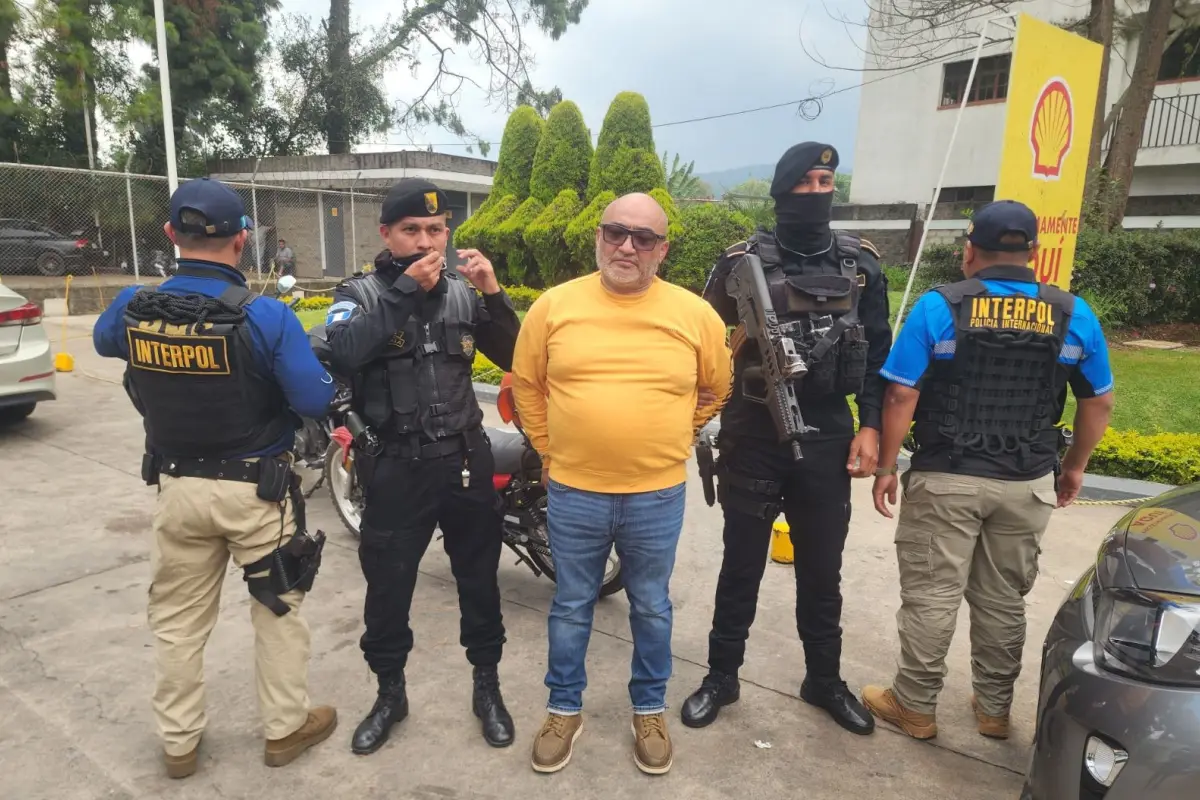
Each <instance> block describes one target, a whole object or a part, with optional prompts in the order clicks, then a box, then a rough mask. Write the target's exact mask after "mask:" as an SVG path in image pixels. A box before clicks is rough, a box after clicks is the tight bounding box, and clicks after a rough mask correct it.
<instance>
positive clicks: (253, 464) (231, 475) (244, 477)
mask: <svg viewBox="0 0 1200 800" xmlns="http://www.w3.org/2000/svg"><path fill="white" fill-rule="evenodd" d="M161 463H162V466H160V467H159V470H160V471H161V472H162V473H163V474H164V475H170V476H171V477H173V478H208V479H210V480H218V481H240V482H243V483H258V478H259V466H258V465H259V462H258V461H243V460H242V459H240V458H171V457H168V456H163V457H162V460H161Z"/></svg>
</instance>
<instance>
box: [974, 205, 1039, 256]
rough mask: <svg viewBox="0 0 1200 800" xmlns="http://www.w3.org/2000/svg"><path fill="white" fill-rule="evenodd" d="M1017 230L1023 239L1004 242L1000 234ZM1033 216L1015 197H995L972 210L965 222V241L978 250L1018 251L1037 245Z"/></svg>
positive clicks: (1027, 249) (1029, 209)
mask: <svg viewBox="0 0 1200 800" xmlns="http://www.w3.org/2000/svg"><path fill="white" fill-rule="evenodd" d="M1010 233H1019V234H1021V235H1022V236H1024V237H1025V241H1024V242H1020V243H1005V242H1003V241H1001V239H1002V237H1004V236H1006V235H1007V234H1010ZM1037 233H1038V221H1037V215H1036V214H1034V213H1033V210H1032V209H1031V208H1030V207H1029V206H1027V205H1025V204H1024V203H1018V202H1017V201H1016V200H997V201H996V202H994V203H988V204H987V205H986V206H984V207H983V208H981V209H979V210H978V211H976V212H975V214H974V215H973V216H972V217H971V222H970V223H969V224H968V225H967V241H969V242H970V243H971V244H973V245H975V246H976V247H978V248H979V249H981V250H988V251H993V252H998V253H1020V252H1027V251H1029V250H1031V249H1033V246H1034V245H1035V244H1037Z"/></svg>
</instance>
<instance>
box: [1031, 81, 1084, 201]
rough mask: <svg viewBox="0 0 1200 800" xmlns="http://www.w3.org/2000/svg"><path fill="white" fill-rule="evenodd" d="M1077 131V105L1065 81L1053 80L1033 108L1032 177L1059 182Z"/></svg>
mask: <svg viewBox="0 0 1200 800" xmlns="http://www.w3.org/2000/svg"><path fill="white" fill-rule="evenodd" d="M1074 132H1075V104H1074V103H1073V102H1072V101H1071V89H1070V88H1069V87H1068V86H1067V82H1066V81H1065V80H1064V79H1062V78H1051V79H1050V80H1049V81H1047V82H1046V85H1045V86H1044V87H1042V93H1041V95H1039V96H1038V100H1037V102H1036V103H1035V104H1034V106H1033V119H1032V120H1031V122H1030V126H1029V144H1030V146H1031V147H1032V148H1033V177H1035V178H1041V179H1042V180H1057V179H1058V177H1059V174H1060V173H1061V171H1062V165H1063V161H1065V160H1066V158H1067V153H1068V152H1070V150H1071V140H1072V138H1073V134H1074Z"/></svg>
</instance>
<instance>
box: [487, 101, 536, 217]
mask: <svg viewBox="0 0 1200 800" xmlns="http://www.w3.org/2000/svg"><path fill="white" fill-rule="evenodd" d="M545 126H546V123H545V121H544V120H542V118H541V115H539V114H538V112H537V111H535V110H534V109H533V107H532V106H518V107H517V109H516V110H515V111H513V113H512V114H510V115H509V116H508V122H506V123H505V125H504V136H503V137H502V138H501V139H500V156H499V160H498V161H497V162H496V174H495V175H494V176H493V177H492V195H494V196H496V197H504V196H505V195H510V194H511V195H516V197H517V199H519V200H524V199H525V198H526V197H528V196H529V181H530V175H531V174H532V172H533V162H534V156H535V154H536V153H537V150H538V145H539V144H540V143H541V140H542V137H543V136H544V133H545V131H544V129H545Z"/></svg>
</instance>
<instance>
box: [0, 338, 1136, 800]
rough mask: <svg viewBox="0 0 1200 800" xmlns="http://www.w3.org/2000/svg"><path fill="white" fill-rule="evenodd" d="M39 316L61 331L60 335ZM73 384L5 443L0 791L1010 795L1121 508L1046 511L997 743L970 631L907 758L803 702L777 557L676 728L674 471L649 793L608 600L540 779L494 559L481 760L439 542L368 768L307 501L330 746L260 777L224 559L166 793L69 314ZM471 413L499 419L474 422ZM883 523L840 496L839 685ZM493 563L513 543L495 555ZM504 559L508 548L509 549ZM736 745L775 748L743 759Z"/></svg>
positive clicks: (876, 670)
mask: <svg viewBox="0 0 1200 800" xmlns="http://www.w3.org/2000/svg"><path fill="white" fill-rule="evenodd" d="M54 324H55V326H56V327H57V325H58V322H57V321H55V323H54ZM70 324H71V336H72V338H71V339H70V340H69V342H68V346H69V348H70V349H71V351H72V352H73V353H74V354H75V357H76V369H75V372H74V373H71V374H65V375H60V376H59V387H60V399H59V400H58V401H57V402H55V403H50V404H46V405H44V406H42V407H40V408H39V409H38V410H37V411H36V412H35V414H34V415H33V417H32V418H31V419H30V420H29V421H28V422H27V423H25V424H24V425H22V426H19V427H17V428H13V429H8V430H5V431H2V432H0V474H2V475H3V476H4V477H3V497H4V500H3V515H2V517H0V520H2V521H0V529H2V533H0V774H2V775H3V778H2V779H0V782H2V785H3V787H4V789H3V791H2V792H0V796H3V797H4V798H14V799H17V798H19V800H35V799H37V800H41V799H42V798H45V799H46V800H76V799H79V800H83V799H84V798H87V799H88V800H90V799H91V798H144V797H171V798H213V797H224V798H254V800H263V798H281V799H283V798H317V797H320V798H335V797H336V798H342V797H345V798H376V797H378V798H384V797H386V798H412V799H413V800H449V799H451V798H452V799H454V800H482V799H483V798H517V797H526V796H535V795H543V796H557V797H561V798H564V799H568V798H613V797H634V796H636V795H635V793H642V792H663V793H664V796H668V797H684V796H687V797H690V798H694V800H706V799H707V798H739V799H740V798H746V797H790V796H797V797H801V796H802V797H805V798H814V799H815V798H843V797H844V798H869V797H878V798H888V799H889V800H909V799H911V800H934V799H935V798H972V800H991V799H992V798H996V799H997V800H999V799H1000V798H1005V799H1006V800H1011V798H1015V797H1016V795H1017V793H1018V790H1019V786H1020V774H1021V772H1022V771H1023V769H1024V764H1025V756H1026V752H1027V750H1028V745H1029V742H1030V737H1031V736H1032V732H1033V713H1034V704H1035V700H1036V698H1035V693H1036V690H1037V663H1038V657H1039V650H1040V643H1041V639H1042V637H1043V635H1044V633H1045V630H1046V628H1047V626H1048V624H1049V621H1050V618H1051V616H1052V614H1053V611H1054V609H1055V607H1056V606H1057V604H1058V602H1059V600H1060V599H1061V598H1062V596H1063V593H1064V592H1066V591H1067V589H1068V587H1069V586H1070V584H1071V581H1073V580H1074V578H1075V577H1076V576H1077V575H1078V573H1079V572H1080V571H1081V570H1082V568H1083V567H1084V566H1085V565H1086V564H1087V562H1088V560H1089V559H1090V558H1091V557H1092V553H1093V552H1094V549H1095V545H1096V544H1097V543H1098V541H1099V540H1100V538H1101V537H1102V535H1103V534H1104V532H1105V530H1106V529H1107V528H1108V527H1109V525H1110V524H1111V523H1112V522H1113V521H1115V520H1116V519H1117V518H1118V517H1119V516H1120V515H1121V513H1122V509H1120V508H1112V507H1076V508H1072V509H1069V510H1066V511H1060V512H1056V513H1055V515H1054V520H1053V522H1052V525H1051V528H1050V531H1049V533H1048V534H1047V537H1046V542H1045V554H1044V556H1043V561H1042V574H1041V577H1040V578H1039V581H1038V583H1037V586H1036V587H1035V589H1034V591H1033V593H1032V594H1031V595H1030V597H1029V614H1030V620H1031V624H1030V635H1029V645H1028V647H1027V648H1026V654H1025V673H1024V675H1023V676H1022V678H1021V680H1020V683H1019V684H1018V692H1017V702H1018V705H1017V707H1016V709H1015V710H1014V713H1015V735H1014V737H1013V738H1012V739H1011V740H1009V741H1008V742H996V741H992V740H987V739H984V738H982V737H980V736H979V735H978V734H976V733H975V730H974V727H973V718H972V716H971V712H970V709H969V705H968V702H969V697H970V679H969V646H968V644H967V640H966V636H965V632H966V628H967V616H966V613H965V611H964V613H963V614H962V616H961V617H960V626H959V629H960V636H959V637H958V639H957V640H956V642H955V644H954V647H953V650H952V652H951V661H950V675H949V677H948V683H947V686H946V690H945V692H944V694H943V696H942V705H941V709H940V716H939V720H938V722H939V727H940V731H941V733H940V736H939V737H938V739H936V740H935V741H934V742H933V743H917V742H914V741H911V740H909V739H907V738H905V737H903V736H902V735H899V734H897V733H895V732H894V731H891V730H887V729H885V728H883V727H882V726H881V727H880V729H879V730H878V731H877V733H876V734H875V735H874V736H871V737H857V736H853V735H851V734H848V733H845V732H843V731H842V730H841V729H840V728H838V727H836V726H835V725H834V724H833V723H832V722H831V721H829V720H828V719H827V718H826V717H825V716H824V715H823V714H822V713H820V712H817V711H815V710H813V709H811V708H810V707H808V706H807V705H805V704H803V703H802V702H800V701H799V700H798V699H797V697H796V694H797V692H798V691H799V685H800V681H801V679H802V677H803V662H802V653H801V648H800V645H799V642H798V641H797V637H796V632H795V623H794V615H793V607H794V598H795V589H794V583H793V581H792V577H791V572H790V567H783V566H779V565H775V564H772V565H771V566H770V567H769V569H768V570H767V577H766V579H765V581H764V584H763V588H762V595H761V600H760V602H759V610H758V619H757V622H756V625H755V628H754V630H753V633H752V635H751V639H750V644H749V649H748V654H747V658H748V663H747V665H746V667H745V669H744V672H743V680H744V684H743V690H742V700H741V702H740V703H739V704H738V705H736V706H733V707H731V708H729V709H726V710H725V712H724V713H723V715H722V717H721V719H720V720H719V721H718V723H717V724H715V725H714V726H712V727H710V728H708V729H706V730H701V731H693V730H689V729H686V728H684V727H683V726H682V724H680V723H679V722H678V721H677V720H678V717H677V714H678V708H679V706H680V705H681V703H682V701H683V699H684V698H685V697H686V696H687V694H688V693H689V692H691V691H692V690H693V689H694V688H695V686H696V685H697V684H698V682H699V680H700V678H701V677H702V676H703V674H704V671H705V667H704V660H705V654H706V636H707V631H708V626H709V622H710V619H711V615H712V597H713V590H714V587H715V585H716V579H717V572H718V569H719V566H720V558H721V529H720V514H719V510H718V509H714V508H708V507H707V506H705V505H704V502H703V499H702V496H701V493H700V489H699V484H698V482H697V481H696V479H695V477H694V471H693V477H692V482H691V483H690V485H689V487H688V491H689V507H688V513H687V519H686V522H685V527H684V532H683V538H682V540H681V544H680V554H679V562H678V565H677V568H676V572H675V576H676V577H675V581H674V585H673V587H672V588H673V592H672V593H673V596H674V600H675V614H676V616H675V619H676V628H675V638H674V643H675V674H674V677H673V679H672V681H671V685H670V690H669V698H668V699H669V702H670V703H671V705H672V710H671V711H670V714H671V720H672V729H671V730H672V734H673V736H674V740H675V745H676V760H675V767H674V769H673V770H672V772H671V773H670V774H669V775H668V776H666V777H664V778H658V779H652V778H649V777H647V776H644V775H642V774H641V773H639V772H638V771H637V770H636V768H635V767H634V765H633V761H632V759H631V756H630V749H631V743H630V735H629V720H628V713H629V712H628V696H627V693H626V689H625V683H626V681H627V680H628V675H629V660H630V655H631V645H630V641H629V627H628V622H627V614H628V603H627V601H626V600H625V597H624V595H617V596H615V597H613V598H610V599H608V600H605V601H603V602H602V603H601V608H600V609H599V610H598V612H597V615H596V623H595V634H594V635H593V637H592V642H591V650H590V653H589V661H588V666H589V678H590V686H589V690H588V693H587V696H586V703H587V707H588V711H587V713H588V719H587V727H586V730H585V733H584V735H583V736H582V737H581V738H580V740H579V743H578V746H577V750H576V755H575V758H574V759H573V761H572V762H571V765H570V767H569V768H568V769H567V770H565V771H564V772H562V773H559V774H558V775H555V776H540V775H536V774H534V773H533V772H532V771H531V770H530V768H529V765H528V754H529V745H530V741H531V738H530V737H532V735H533V733H534V730H535V727H536V726H537V725H538V724H539V722H540V721H541V718H542V714H543V711H542V708H543V705H544V703H545V695H546V692H545V688H544V687H543V685H542V677H543V675H544V671H545V662H546V656H545V652H546V648H545V626H546V619H545V618H546V611H547V608H548V605H549V599H550V596H551V591H552V585H551V584H550V582H549V581H548V580H547V579H545V578H535V577H534V575H533V574H532V573H531V572H529V571H528V569H526V568H525V567H524V566H522V565H517V564H514V561H515V560H516V559H515V557H511V558H510V557H508V556H506V557H505V558H504V560H503V562H502V565H501V575H500V578H501V588H502V591H503V595H504V615H505V617H504V618H505V624H506V625H507V627H508V637H509V643H508V645H507V649H506V651H505V659H504V662H503V664H502V666H501V673H502V679H503V687H504V689H505V697H506V699H507V701H508V705H509V708H510V709H511V710H512V712H513V715H514V717H515V719H516V723H517V736H518V741H517V744H516V745H515V746H514V747H512V748H511V749H509V750H499V751H498V750H493V749H490V748H488V747H487V746H486V745H485V743H484V742H483V740H482V739H481V738H480V736H479V733H478V727H477V722H476V720H475V719H474V717H473V716H471V713H470V667H469V665H468V664H467V662H466V659H465V658H464V656H463V653H462V650H461V648H460V647H459V645H458V641H457V639H458V615H457V597H456V594H455V590H454V584H453V582H452V579H451V576H450V570H449V563H448V561H447V559H446V557H445V554H444V553H443V552H442V551H441V549H440V547H438V546H437V545H436V543H435V545H434V547H432V548H431V549H430V552H429V554H428V556H427V557H426V559H425V561H424V563H423V575H422V578H421V581H420V583H419V585H418V587H417V594H416V599H415V601H414V606H413V628H414V630H415V633H416V642H417V644H416V651H415V653H414V656H413V658H412V659H411V660H410V665H409V670H408V676H409V696H410V702H411V705H412V713H411V716H410V717H409V719H408V720H407V721H406V722H404V723H403V724H402V726H401V727H400V728H399V729H397V731H396V733H395V734H394V735H393V738H392V740H391V742H389V744H388V745H387V746H386V747H385V748H384V749H383V750H381V751H380V752H378V753H376V754H375V755H373V756H369V757H366V758H360V757H356V756H353V755H351V754H350V752H349V747H348V743H349V737H350V733H351V731H352V730H353V727H354V725H355V724H356V723H357V721H358V719H359V718H360V717H361V716H362V715H363V714H364V713H365V712H366V711H367V710H368V708H369V706H370V704H371V702H372V698H373V694H374V684H373V681H372V678H371V675H370V673H369V672H368V670H367V667H366V664H365V663H364V662H363V660H362V655H361V653H360V651H359V649H358V637H359V636H360V635H361V633H362V602H363V581H362V576H361V573H360V572H359V568H358V563H357V556H356V552H355V544H354V540H353V539H352V538H351V536H350V535H349V533H348V532H347V531H346V530H345V529H344V528H342V527H341V526H340V523H339V522H338V521H337V518H336V516H335V514H334V513H333V510H332V507H331V506H330V505H329V503H328V500H327V499H325V498H324V497H323V495H322V494H321V493H318V494H317V496H316V497H314V499H313V501H312V503H311V504H310V513H309V519H310V521H311V523H310V524H312V525H313V526H315V527H320V528H322V529H324V530H325V531H326V532H327V533H329V534H330V540H331V546H330V547H328V548H327V549H326V554H327V555H326V558H325V565H324V567H323V569H322V572H321V575H320V577H319V578H318V581H317V584H316V587H315V589H314V591H313V593H312V594H311V596H310V597H309V599H308V601H307V603H306V604H305V607H304V613H305V615H306V616H307V618H308V619H309V621H310V624H311V627H312V633H313V660H312V664H311V669H310V675H311V686H312V695H313V697H314V700H315V701H317V702H330V703H333V704H335V705H336V706H337V707H338V710H339V713H340V719H341V722H340V727H339V729H338V731H337V732H336V733H335V734H334V736H333V738H332V739H331V740H330V741H329V742H328V743H327V744H325V745H322V746H321V747H320V748H318V749H316V750H314V751H311V752H310V753H308V754H307V755H305V756H304V757H303V758H302V759H301V760H300V761H298V762H296V763H295V764H294V765H292V766H289V767H287V768H285V769H281V770H268V769H267V768H266V767H264V766H263V764H262V756H261V752H262V741H261V739H260V738H259V737H260V735H261V734H260V732H259V725H258V722H257V713H256V708H255V699H254V692H253V666H252V663H253V662H252V660H251V657H250V654H251V646H252V641H253V633H252V629H251V628H250V625H249V614H248V607H249V604H250V602H251V599H250V597H249V596H248V595H247V593H246V591H245V588H244V585H243V582H242V580H241V575H240V572H237V571H234V570H231V571H230V574H229V580H228V581H227V582H226V585H225V589H224V594H223V597H222V601H223V605H222V611H221V623H220V624H219V625H218V626H217V628H216V631H215V632H214V634H213V636H212V638H211V640H210V642H209V647H208V651H207V657H206V670H207V686H208V702H209V718H210V723H209V729H208V731H207V733H206V736H205V739H204V744H203V745H202V747H203V750H202V757H201V763H200V769H199V771H198V772H197V774H196V775H195V776H193V777H192V778H190V779H188V780H186V781H183V782H179V783H174V782H170V781H168V780H167V779H166V778H165V777H163V775H162V770H161V767H160V762H159V749H158V741H157V739H156V737H155V733H154V727H153V720H152V717H151V713H150V707H149V698H150V694H151V692H152V685H153V684H152V682H153V659H152V646H151V637H150V634H149V632H148V630H147V627H146V620H145V602H146V591H147V587H148V573H149V564H148V561H147V559H148V554H149V548H148V529H149V523H150V514H151V511H152V508H153V503H154V493H153V490H151V489H148V488H147V487H146V486H145V485H144V484H142V482H141V481H140V479H139V477H138V472H139V468H140V457H141V452H142V430H141V424H140V419H139V418H138V416H137V415H136V412H134V411H133V409H132V408H131V407H130V405H129V403H128V401H127V400H126V398H125V396H124V393H123V391H122V389H121V386H120V374H121V371H120V365H119V364H117V363H115V362H108V361H105V360H103V359H100V358H98V357H97V356H95V355H94V353H93V352H92V350H91V342H90V337H89V336H88V323H87V320H80V319H75V318H72V319H71V323H70ZM488 413H489V421H490V422H492V423H497V422H498V420H496V418H495V414H494V410H492V409H489V410H488ZM892 530H893V528H892V524H891V523H889V522H887V521H886V520H883V519H881V518H879V517H878V515H876V514H875V512H874V511H873V510H872V509H871V508H870V500H869V487H868V483H867V482H866V481H862V482H857V483H856V488H855V512H854V520H853V523H852V530H851V535H850V543H849V545H848V547H847V551H846V558H845V568H844V578H843V583H844V587H845V594H846V602H845V613H844V619H843V625H844V628H845V654H844V673H845V677H846V679H847V680H848V681H849V682H850V683H851V685H852V687H854V688H856V689H857V688H858V687H860V686H861V685H862V684H863V683H865V682H879V681H886V680H888V679H889V677H890V674H891V670H892V667H893V664H894V659H895V655H894V653H895V650H896V636H895V623H894V616H895V611H896V608H897V606H898V604H899V592H898V589H897V585H896V568H895V563H894V553H893V549H892V543H891V537H892ZM505 552H506V553H507V552H508V551H505ZM510 555H511V554H510ZM756 741H762V742H768V743H770V745H771V747H770V748H769V749H763V748H759V747H756V746H755V742H756Z"/></svg>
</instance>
